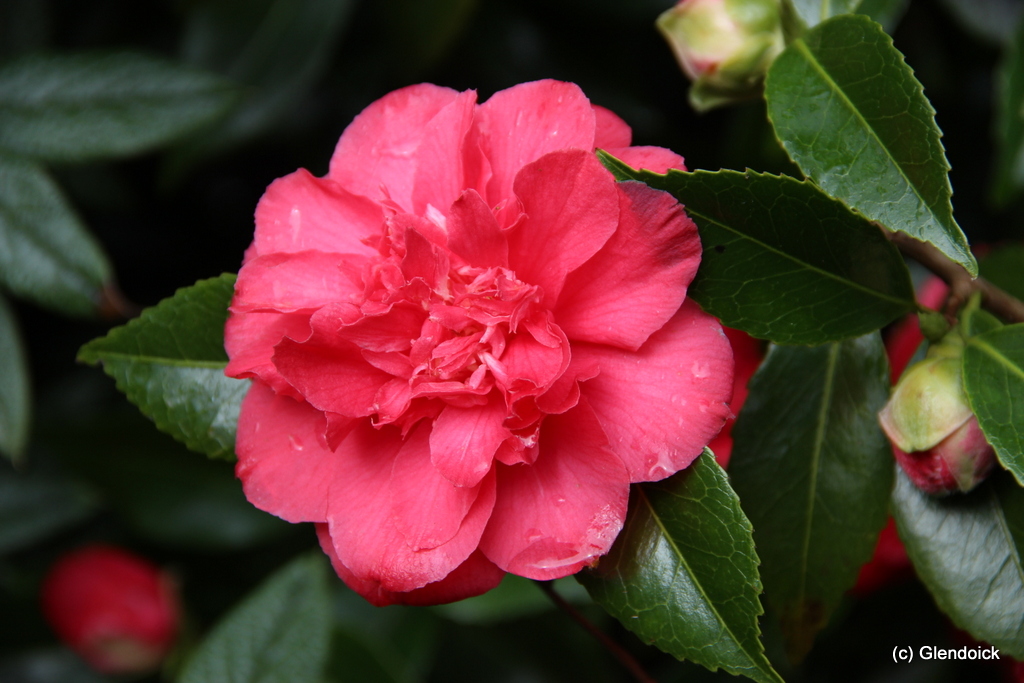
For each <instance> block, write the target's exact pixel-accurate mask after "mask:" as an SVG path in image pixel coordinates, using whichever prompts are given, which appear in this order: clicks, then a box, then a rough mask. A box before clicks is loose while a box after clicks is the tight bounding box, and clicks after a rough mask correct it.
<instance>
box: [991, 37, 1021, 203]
mask: <svg viewBox="0 0 1024 683" xmlns="http://www.w3.org/2000/svg"><path fill="white" fill-rule="evenodd" d="M998 77H999V89H998V91H997V95H996V102H995V104H996V107H997V109H996V126H995V128H996V140H997V141H998V144H997V145H996V149H995V152H996V172H995V177H994V179H993V186H992V195H993V198H994V199H995V201H996V203H997V204H1007V203H1009V202H1010V200H1012V199H1013V198H1014V197H1015V196H1016V195H1017V194H1018V193H1019V192H1020V190H1021V188H1022V187H1024V23H1021V25H1020V27H1019V28H1018V29H1017V31H1016V32H1015V33H1014V35H1013V40H1012V41H1011V42H1010V45H1009V46H1008V49H1007V50H1006V53H1005V56H1004V58H1003V63H1002V65H1001V66H1000V69H999V76H998Z"/></svg>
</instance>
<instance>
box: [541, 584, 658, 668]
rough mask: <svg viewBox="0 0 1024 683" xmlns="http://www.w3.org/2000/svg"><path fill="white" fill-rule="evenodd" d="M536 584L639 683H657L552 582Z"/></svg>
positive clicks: (631, 656)
mask: <svg viewBox="0 0 1024 683" xmlns="http://www.w3.org/2000/svg"><path fill="white" fill-rule="evenodd" d="M534 583H535V584H537V585H538V586H540V589H541V590H542V591H544V593H545V594H546V595H547V596H548V597H549V598H551V602H553V603H555V605H556V606H557V607H558V608H559V609H560V610H562V611H563V612H565V613H566V614H568V615H569V616H570V617H571V618H572V619H573V621H575V622H576V623H577V624H579V625H580V626H582V627H583V628H584V629H586V631H587V633H589V634H590V635H592V636H594V638H596V639H597V641H598V642H599V643H601V645H603V646H604V647H605V649H607V650H608V651H609V652H611V653H612V654H613V655H615V658H616V659H618V660H619V662H620V663H621V664H622V665H623V666H624V667H626V668H627V669H629V672H630V673H631V674H633V678H635V679H636V680H637V681H639V683H657V681H655V680H654V679H653V678H651V677H650V675H649V674H648V673H647V672H646V671H644V668H643V667H642V666H640V662H638V661H636V659H634V658H633V655H631V654H629V653H628V652H626V651H625V650H624V649H623V648H622V646H621V645H619V644H618V643H616V642H615V641H614V640H612V639H611V638H609V637H608V634H607V633H605V632H604V631H602V630H601V629H599V628H598V627H596V626H594V624H592V623H591V622H590V620H589V619H587V618H586V617H585V616H583V615H582V614H580V612H579V610H577V609H576V608H575V607H573V606H572V605H570V604H569V603H568V602H566V601H565V598H563V597H562V596H561V595H559V594H558V593H556V592H555V587H554V586H553V585H552V582H551V581H534Z"/></svg>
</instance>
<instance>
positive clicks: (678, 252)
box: [554, 182, 700, 351]
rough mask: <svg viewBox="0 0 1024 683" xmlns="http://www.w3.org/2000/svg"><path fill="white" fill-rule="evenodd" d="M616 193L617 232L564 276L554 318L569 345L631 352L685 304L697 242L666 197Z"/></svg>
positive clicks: (632, 188) (628, 188)
mask: <svg viewBox="0 0 1024 683" xmlns="http://www.w3.org/2000/svg"><path fill="white" fill-rule="evenodd" d="M618 188H619V211H620V218H619V226H618V230H616V231H615V234H614V235H613V236H612V238H611V239H610V240H608V242H607V243H606V244H605V245H604V247H603V248H602V249H601V251H599V252H598V253H597V254H596V255H595V256H594V258H592V259H590V260H589V261H587V262H586V263H585V264H583V265H582V266H581V267H580V268H578V269H576V270H575V271H573V272H572V273H571V274H570V275H569V278H568V280H567V281H566V285H565V291H564V292H563V293H562V296H561V297H560V298H559V300H558V304H557V306H556V307H555V310H554V313H555V317H556V319H557V320H558V322H559V325H560V326H561V327H562V329H563V330H564V331H565V333H566V335H568V336H569V337H570V338H571V339H573V340H577V339H578V340H580V341H589V342H595V343H598V344H610V345H612V346H620V347H622V348H626V349H631V350H634V351H635V350H636V349H638V348H640V345H641V344H643V343H644V342H645V341H647V337H649V336H650V335H651V333H652V332H654V331H655V330H658V329H660V328H661V327H662V325H664V324H665V323H666V322H667V321H668V319H669V318H671V317H672V316H673V315H674V314H675V312H676V310H678V309H679V305H680V304H682V303H683V299H685V298H686V286H687V285H688V284H689V283H690V281H691V280H693V276H694V275H695V274H696V273H697V266H699V265H700V240H699V238H698V237H697V226H696V225H694V223H693V221H691V220H690V218H689V216H687V215H686V214H685V213H684V212H683V209H682V207H681V206H680V205H679V202H677V201H675V200H674V198H673V197H672V196H671V195H667V194H665V193H664V192H658V191H657V190H652V189H651V188H649V187H647V186H646V185H643V184H641V183H635V182H628V183H620V184H619V185H618Z"/></svg>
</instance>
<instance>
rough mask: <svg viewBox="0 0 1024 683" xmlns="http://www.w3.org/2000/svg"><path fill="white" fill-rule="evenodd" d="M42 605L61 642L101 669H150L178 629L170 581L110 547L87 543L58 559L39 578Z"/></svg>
mask: <svg viewBox="0 0 1024 683" xmlns="http://www.w3.org/2000/svg"><path fill="white" fill-rule="evenodd" d="M42 603H43V614H44V615H45V616H46V619H47V621H48V622H49V623H50V626H51V627H52V628H53V630H54V631H55V632H56V633H57V635H58V636H59V637H60V638H61V640H63V641H64V642H65V644H67V645H68V646H69V647H70V648H71V649H73V650H74V651H75V652H77V653H78V654H79V655H80V656H81V657H82V658H83V659H84V660H85V661H87V662H88V663H89V664H90V665H91V666H92V667H93V668H95V669H96V670H98V671H101V672H103V673H144V672H148V671H152V670H154V669H155V668H156V667H157V666H159V664H160V662H161V661H162V660H163V658H164V657H165V656H166V655H167V653H168V651H169V650H170V649H171V646H172V645H173V644H174V637H175V635H176V632H177V628H178V612H179V609H178V596H177V593H176V591H175V589H174V585H173V583H172V582H171V581H170V579H169V578H168V577H167V576H166V575H165V574H164V573H162V572H161V571H160V570H159V568H157V567H156V566H154V565H153V564H151V563H149V562H148V561H146V560H144V559H143V558H141V557H137V556H135V555H132V554H130V553H128V552H125V551H124V550H120V549H118V548H113V547H110V546H104V545H92V546H87V547H85V548H82V549H79V550H77V551H74V552H72V553H69V554H67V555H65V556H64V557H62V558H61V559H60V560H58V561H57V563H56V564H55V565H54V566H53V567H52V568H51V569H50V573H49V574H48V575H47V577H46V579H45V581H44V582H43V588H42Z"/></svg>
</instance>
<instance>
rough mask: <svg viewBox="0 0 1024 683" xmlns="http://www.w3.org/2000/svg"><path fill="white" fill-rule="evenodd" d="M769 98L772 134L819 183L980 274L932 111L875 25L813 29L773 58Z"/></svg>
mask: <svg viewBox="0 0 1024 683" xmlns="http://www.w3.org/2000/svg"><path fill="white" fill-rule="evenodd" d="M765 97H766V98H767V101H768V116H769V118H770V119H771V121H772V125H774V126H775V134H776V135H777V136H778V138H779V140H780V141H781V142H782V145H783V146H784V147H785V148H786V151H787V152H789V155H790V157H791V158H792V159H793V161H795V162H796V163H797V165H798V166H800V168H801V170H802V171H803V172H804V173H805V174H806V175H807V176H808V177H809V178H811V179H812V180H813V181H814V182H815V183H817V184H818V185H819V186H820V187H821V188H822V189H823V190H825V191H826V192H828V193H829V194H831V195H832V196H834V197H837V198H838V199H841V200H842V201H843V202H845V203H846V204H847V205H848V206H850V207H851V208H853V209H856V210H857V211H859V212H860V213H862V214H863V215H864V216H865V217H867V218H869V219H871V220H874V221H878V222H879V223H881V224H882V225H884V226H885V227H887V228H889V229H890V230H896V231H899V232H903V233H906V234H908V235H910V236H911V237H913V238H915V239H918V240H922V241H925V242H930V243H932V244H933V245H935V246H936V247H937V248H938V249H939V250H940V251H942V253H944V254H945V255H946V256H948V257H949V258H950V259H952V260H953V261H956V262H957V263H960V264H961V265H963V266H964V268H966V269H967V270H968V271H969V272H970V273H971V274H972V275H977V272H978V266H977V263H976V262H975V260H974V257H973V256H972V255H971V251H970V248H969V247H968V244H967V238H966V237H964V234H963V232H962V231H961V230H960V226H958V225H957V223H956V221H955V220H954V219H953V207H952V204H951V200H950V198H951V196H952V194H953V190H952V188H951V186H950V184H949V175H948V174H949V163H948V162H947V161H946V154H945V151H944V150H943V147H942V143H941V141H940V138H941V136H942V133H941V131H939V129H938V127H937V126H936V125H935V111H934V109H932V106H931V104H930V103H929V102H928V100H927V99H926V98H925V96H924V91H923V89H922V87H921V84H920V83H919V82H918V81H917V79H916V78H914V73H913V71H912V70H911V69H910V67H909V66H907V65H906V64H905V63H904V61H903V55H902V54H900V53H899V51H897V50H896V48H895V47H893V44H892V39H891V38H890V37H889V36H888V35H886V34H885V32H884V31H882V29H881V27H880V26H878V24H876V23H874V22H873V21H871V20H870V19H868V18H867V17H864V16H859V15H852V14H849V15H843V16H838V17H834V18H832V19H829V20H828V21H825V22H823V23H822V24H820V25H819V26H816V27H815V28H813V29H811V30H810V31H808V32H807V33H806V34H804V35H803V36H802V37H801V38H799V39H798V40H795V41H793V42H792V43H791V44H790V45H789V46H788V47H787V48H786V49H785V50H784V51H783V53H782V54H780V55H779V56H778V58H777V59H776V60H775V62H774V63H773V64H772V67H771V69H769V71H768V78H767V81H766V84H765Z"/></svg>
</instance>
